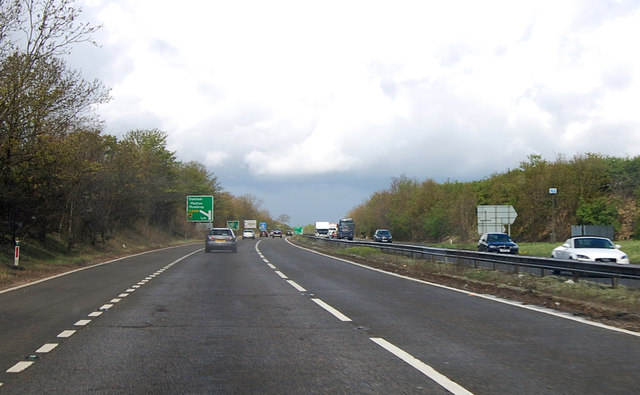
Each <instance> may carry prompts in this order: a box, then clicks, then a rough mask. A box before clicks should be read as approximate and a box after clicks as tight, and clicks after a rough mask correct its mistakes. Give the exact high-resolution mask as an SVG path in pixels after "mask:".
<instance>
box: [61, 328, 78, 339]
mask: <svg viewBox="0 0 640 395" xmlns="http://www.w3.org/2000/svg"><path fill="white" fill-rule="evenodd" d="M74 333H76V331H75V330H66V331H62V332H60V333H59V334H58V336H57V337H60V338H64V337H71V336H73V334H74Z"/></svg>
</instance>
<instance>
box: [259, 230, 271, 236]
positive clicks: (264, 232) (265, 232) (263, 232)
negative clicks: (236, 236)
mask: <svg viewBox="0 0 640 395" xmlns="http://www.w3.org/2000/svg"><path fill="white" fill-rule="evenodd" d="M260 237H269V233H268V232H267V231H266V230H261V231H260Z"/></svg>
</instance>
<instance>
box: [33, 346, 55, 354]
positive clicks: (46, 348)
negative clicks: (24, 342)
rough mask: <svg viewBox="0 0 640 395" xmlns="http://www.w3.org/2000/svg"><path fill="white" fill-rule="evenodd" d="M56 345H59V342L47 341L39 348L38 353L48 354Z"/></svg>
mask: <svg viewBox="0 0 640 395" xmlns="http://www.w3.org/2000/svg"><path fill="white" fill-rule="evenodd" d="M56 347H58V343H47V344H45V345H44V346H42V347H40V348H39V349H37V350H36V353H38V354H46V353H48V352H49V351H51V350H53V349H54V348H56Z"/></svg>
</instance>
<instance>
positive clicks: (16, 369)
mask: <svg viewBox="0 0 640 395" xmlns="http://www.w3.org/2000/svg"><path fill="white" fill-rule="evenodd" d="M198 251H200V250H197V251H194V252H192V253H190V254H187V255H185V256H183V257H181V258H179V259H177V260H175V261H173V262H171V263H170V264H169V265H167V266H165V267H164V268H162V269H161V270H158V271H157V272H156V273H154V274H153V275H150V276H147V277H145V279H144V280H142V281H140V282H138V283H137V284H136V285H133V286H132V287H131V288H129V289H127V290H126V291H125V293H121V294H120V295H118V298H114V299H112V300H111V303H110V304H104V305H102V306H101V307H100V308H99V309H98V310H97V311H93V312H91V313H89V315H88V316H89V317H99V316H100V315H102V313H104V312H105V311H107V310H109V309H110V308H112V307H113V303H118V302H119V301H120V300H121V298H125V297H127V296H129V294H130V293H131V292H134V291H135V290H136V289H138V288H140V287H141V286H142V285H144V284H146V283H147V282H148V281H150V280H151V279H153V278H155V277H156V276H157V275H159V274H160V273H162V272H164V271H165V270H167V269H169V268H170V267H172V266H173V265H175V264H176V263H178V262H180V261H182V260H183V259H185V258H187V257H189V256H191V255H193V254H195V253H196V252H198ZM138 255H139V254H138ZM96 266H100V265H96ZM70 273H71V272H70ZM67 274H69V273H67ZM55 277H59V276H55ZM52 278H54V277H52ZM43 281H45V280H43ZM38 282H40V281H38ZM18 288H20V287H18ZM10 290H11V289H10ZM10 290H7V291H10ZM7 291H2V292H7ZM0 293H1V292H0ZM90 322H91V320H87V319H84V320H79V321H77V322H76V323H75V324H74V325H75V326H78V327H79V326H86V325H88V324H89V323H90ZM74 333H76V331H75V330H65V331H62V332H60V333H59V334H58V336H57V337H58V338H68V337H71V336H73V334H74ZM57 346H58V343H46V344H45V345H43V346H42V347H40V348H39V349H37V350H36V353H39V354H44V353H48V352H50V351H52V350H53V349H54V348H56V347H57ZM33 364H34V361H21V362H18V363H16V364H15V365H13V366H12V367H10V368H9V369H8V370H7V373H20V372H23V371H24V370H25V369H27V368H28V367H29V366H31V365H33ZM3 385H4V383H0V387H2V386H3Z"/></svg>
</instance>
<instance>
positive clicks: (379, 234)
mask: <svg viewBox="0 0 640 395" xmlns="http://www.w3.org/2000/svg"><path fill="white" fill-rule="evenodd" d="M373 241H379V242H381V243H391V242H392V241H393V237H391V232H389V231H388V230H387V229H377V230H376V231H375V233H374V234H373Z"/></svg>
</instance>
